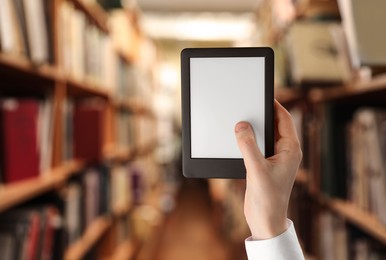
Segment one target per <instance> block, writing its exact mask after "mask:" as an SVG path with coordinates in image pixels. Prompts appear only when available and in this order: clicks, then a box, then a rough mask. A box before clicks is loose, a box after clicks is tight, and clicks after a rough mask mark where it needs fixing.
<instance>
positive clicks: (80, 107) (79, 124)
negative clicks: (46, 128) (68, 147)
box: [73, 102, 104, 162]
mask: <svg viewBox="0 0 386 260" xmlns="http://www.w3.org/2000/svg"><path fill="white" fill-rule="evenodd" d="M103 109H104V105H103V103H100V102H96V103H85V104H77V105H75V108H74V120H73V131H74V132H73V135H74V144H73V149H74V157H75V158H77V159H85V160H88V161H90V162H96V161H99V160H100V159H101V158H102V145H103V137H104V131H103V130H104V110H103Z"/></svg>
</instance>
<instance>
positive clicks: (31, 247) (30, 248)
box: [24, 213, 40, 260]
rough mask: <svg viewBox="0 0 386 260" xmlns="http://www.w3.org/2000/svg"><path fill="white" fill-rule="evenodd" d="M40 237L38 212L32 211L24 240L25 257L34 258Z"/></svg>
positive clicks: (29, 259) (33, 259)
mask: <svg viewBox="0 0 386 260" xmlns="http://www.w3.org/2000/svg"><path fill="white" fill-rule="evenodd" d="M39 237H40V217H39V214H38V213H32V214H31V217H30V227H29V233H28V236H27V239H26V240H25V241H24V242H25V243H26V244H25V246H26V249H27V255H26V258H25V259H28V260H36V259H37V253H38V249H39V248H38V244H39Z"/></svg>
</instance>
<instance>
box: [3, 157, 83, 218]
mask: <svg viewBox="0 0 386 260" xmlns="http://www.w3.org/2000/svg"><path fill="white" fill-rule="evenodd" d="M82 167H83V163H81V162H79V161H72V162H69V163H65V164H63V165H62V166H59V167H56V168H54V169H52V170H51V171H49V172H47V173H44V175H43V176H42V177H39V178H33V179H29V180H25V181H21V182H17V183H12V184H7V185H4V186H0V212H2V211H4V210H6V209H8V208H10V207H12V206H15V205H17V204H19V203H21V202H24V201H26V200H28V199H31V198H34V197H36V196H38V195H40V194H42V193H44V192H47V191H49V190H51V189H54V188H55V187H58V186H59V185H62V184H63V183H64V182H65V181H66V180H67V179H68V177H69V176H71V174H72V173H74V172H76V171H79V170H80V169H82Z"/></svg>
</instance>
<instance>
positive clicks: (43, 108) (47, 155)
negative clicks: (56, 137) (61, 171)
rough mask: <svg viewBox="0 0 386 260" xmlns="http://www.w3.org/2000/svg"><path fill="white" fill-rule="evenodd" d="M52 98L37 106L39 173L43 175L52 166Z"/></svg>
mask: <svg viewBox="0 0 386 260" xmlns="http://www.w3.org/2000/svg"><path fill="white" fill-rule="evenodd" d="M53 103H54V101H53V98H52V97H47V98H46V99H45V100H43V101H41V102H40V105H39V121H38V136H39V137H38V138H39V139H38V141H39V144H38V145H39V156H40V162H39V165H40V168H39V169H40V172H41V175H44V174H46V173H47V172H48V170H49V169H51V166H52V148H53V145H52V143H53V132H54V129H53V128H54V125H53V124H54V114H53Z"/></svg>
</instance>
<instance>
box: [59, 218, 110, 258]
mask: <svg viewBox="0 0 386 260" xmlns="http://www.w3.org/2000/svg"><path fill="white" fill-rule="evenodd" d="M111 225H112V220H111V218H109V217H98V218H97V219H95V220H94V221H93V222H92V223H91V224H90V225H89V226H88V227H87V229H86V231H85V232H84V234H83V236H82V237H81V238H80V239H79V240H78V241H76V242H75V243H74V244H72V245H71V246H70V247H69V248H68V249H67V251H66V253H65V256H64V259H66V260H75V259H82V258H83V257H84V256H85V255H86V253H87V252H88V251H89V250H90V249H91V248H92V247H93V246H94V245H95V243H96V242H98V240H99V239H100V238H101V237H102V236H103V235H104V234H105V232H106V231H107V230H108V229H109V228H110V227H111Z"/></svg>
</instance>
